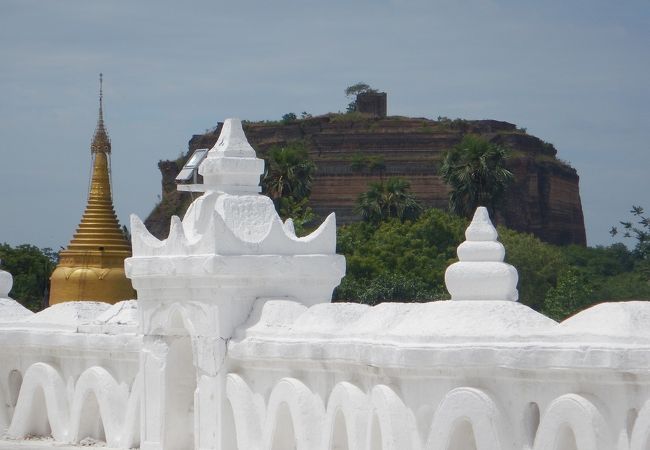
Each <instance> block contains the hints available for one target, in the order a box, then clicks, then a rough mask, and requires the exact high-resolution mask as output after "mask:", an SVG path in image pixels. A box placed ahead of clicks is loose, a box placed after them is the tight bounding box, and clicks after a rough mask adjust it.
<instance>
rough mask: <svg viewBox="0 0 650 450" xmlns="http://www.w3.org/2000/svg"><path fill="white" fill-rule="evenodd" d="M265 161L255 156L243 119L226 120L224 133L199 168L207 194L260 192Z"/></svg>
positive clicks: (222, 131) (222, 130)
mask: <svg viewBox="0 0 650 450" xmlns="http://www.w3.org/2000/svg"><path fill="white" fill-rule="evenodd" d="M263 173H264V160H262V159H259V158H257V157H256V155H255V150H253V147H251V145H250V144H249V143H248V140H247V139H246V136H245V135H244V130H243V129H242V126H241V121H240V120H239V119H226V121H225V122H224V124H223V128H222V129H221V134H220V135H219V139H218V140H217V143H216V144H215V146H214V147H212V149H211V150H210V151H209V152H208V156H207V158H205V160H204V161H203V162H202V163H201V165H200V166H199V174H201V175H203V184H204V188H205V190H206V191H215V192H225V193H228V194H233V195H246V194H257V193H259V192H260V187H259V184H260V175H262V174H263Z"/></svg>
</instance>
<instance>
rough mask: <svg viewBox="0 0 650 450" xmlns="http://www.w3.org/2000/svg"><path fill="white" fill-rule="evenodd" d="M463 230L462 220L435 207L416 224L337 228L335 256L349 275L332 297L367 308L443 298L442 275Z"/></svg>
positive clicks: (395, 222) (392, 220)
mask: <svg viewBox="0 0 650 450" xmlns="http://www.w3.org/2000/svg"><path fill="white" fill-rule="evenodd" d="M466 227H467V222H466V221H465V220H464V219H462V218H459V217H456V216H451V215H450V214H448V213H445V212H443V211H441V210H438V209H429V210H427V211H425V212H424V213H423V214H422V215H421V216H420V218H419V219H418V220H416V221H405V222H402V221H400V220H399V219H397V218H389V219H386V220H384V221H383V222H380V223H379V224H377V225H374V224H370V223H366V222H358V223H354V224H350V225H345V226H342V227H339V230H338V233H337V252H338V253H342V254H344V255H345V257H346V260H347V275H346V276H345V278H344V279H343V282H342V283H341V286H339V287H338V288H337V289H336V291H335V294H334V298H335V299H337V300H346V301H361V302H363V303H367V304H376V303H379V302H381V301H429V300H437V299H440V298H445V297H446V294H445V290H444V272H445V270H446V268H447V266H448V265H449V264H451V263H452V262H453V261H454V260H455V257H456V247H457V246H458V244H459V243H460V242H461V241H462V237H463V233H464V230H465V228H466ZM447 298H448V296H447Z"/></svg>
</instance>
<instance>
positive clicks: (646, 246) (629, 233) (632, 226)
mask: <svg viewBox="0 0 650 450" xmlns="http://www.w3.org/2000/svg"><path fill="white" fill-rule="evenodd" d="M630 213H631V214H632V216H633V220H632V221H621V222H619V223H620V224H621V225H622V226H623V237H625V238H630V237H631V238H634V239H635V240H636V246H635V247H634V253H635V256H636V257H637V258H639V259H640V260H648V259H650V219H649V218H648V217H646V216H644V215H643V214H644V210H643V208H642V207H641V206H632V210H631V211H630ZM609 233H610V234H611V235H612V236H616V235H617V234H618V228H617V227H612V229H611V230H610V231H609Z"/></svg>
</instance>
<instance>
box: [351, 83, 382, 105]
mask: <svg viewBox="0 0 650 450" xmlns="http://www.w3.org/2000/svg"><path fill="white" fill-rule="evenodd" d="M364 92H377V90H376V89H373V88H371V87H370V86H369V85H368V84H366V83H364V82H362V81H361V82H359V83H355V84H353V85H352V86H348V87H346V88H345V96H346V97H347V98H353V100H352V101H351V102H350V103H348V107H347V112H354V111H356V110H357V100H356V96H357V95H359V94H362V93H364Z"/></svg>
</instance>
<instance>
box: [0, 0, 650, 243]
mask: <svg viewBox="0 0 650 450" xmlns="http://www.w3.org/2000/svg"><path fill="white" fill-rule="evenodd" d="M100 72H102V73H103V74H104V115H105V121H106V126H107V129H108V132H109V135H110V137H111V140H112V149H113V152H112V177H113V196H114V203H115V206H116V211H117V214H118V217H119V219H120V221H121V223H123V224H128V220H129V215H130V214H131V213H135V214H137V215H138V216H140V217H141V218H143V219H144V218H145V217H146V216H147V215H148V214H149V212H150V211H151V210H152V209H153V207H154V205H155V204H156V202H157V201H158V200H159V195H160V191H161V186H160V181H161V178H160V172H159V171H158V168H157V163H158V161H159V160H162V159H175V158H176V157H178V156H179V155H180V154H181V153H182V152H185V151H187V141H188V140H189V139H190V137H191V136H192V134H198V133H202V132H204V131H205V130H206V129H208V128H211V127H213V126H215V125H216V124H217V122H219V121H223V120H224V119H225V118H227V117H239V118H242V119H247V120H277V119H280V118H281V117H282V115H283V114H285V113H287V112H295V113H298V114H299V113H300V112H302V111H307V112H309V113H312V114H314V115H317V114H324V113H327V112H337V111H340V110H345V106H346V105H347V103H348V100H347V99H346V98H345V96H344V94H343V91H344V89H345V88H346V87H347V86H350V85H351V84H354V83H356V82H359V81H363V82H366V83H368V84H370V85H371V86H373V87H375V88H377V89H379V90H382V91H386V92H387V93H388V111H389V114H390V115H404V116H413V117H428V118H433V119H435V118H437V117H438V116H447V117H450V118H456V117H460V118H465V119H496V120H504V121H508V122H512V123H515V124H517V125H518V126H520V127H525V128H526V129H527V130H528V132H529V133H531V134H533V135H535V136H537V137H539V138H541V139H543V140H545V141H548V142H551V143H553V144H554V145H555V147H556V148H557V149H558V157H559V158H561V159H562V160H565V161H568V162H569V163H570V164H571V165H572V166H573V167H575V168H576V169H577V171H578V174H579V176H580V193H581V198H582V207H583V211H584V215H585V225H586V229H587V239H588V243H589V245H609V244H612V243H613V242H615V241H614V240H613V239H612V238H611V237H610V235H609V233H608V231H609V229H610V228H611V226H612V225H616V224H617V223H618V221H619V220H624V219H627V218H629V217H630V214H629V211H630V208H631V206H632V205H642V206H645V208H646V209H650V201H648V200H650V198H649V197H650V196H649V193H650V176H648V169H649V168H650V82H649V81H648V80H650V2H649V1H648V0H625V1H622V2H612V1H603V0H588V1H587V0H562V1H554V0H546V1H543V2H542V1H533V0H373V1H370V0H360V1H357V0H328V1H326V2H325V1H322V0H319V1H316V0H299V1H298V0H296V1H289V0H273V1H268V0H254V1H253V0H239V1H236V2H222V1H217V0H212V1H189V2H178V1H171V0H156V1H152V0H139V1H132V0H114V1H113V0H110V1H109V0H107V1H102V2H93V1H87V0H74V1H72V0H57V1H56V2H54V1H52V2H44V1H40V0H0V242H7V243H9V244H11V245H18V244H22V243H29V244H33V245H36V246H39V247H51V248H54V249H59V248H60V247H65V246H66V245H67V243H68V242H69V240H70V239H71V237H72V234H73V232H74V230H75V228H76V226H77V224H78V222H79V219H80V218H81V214H82V212H83V209H84V207H85V204H86V197H87V188H88V182H89V176H90V142H91V139H92V135H93V131H94V128H95V124H96V119H97V106H98V74H99V73H100Z"/></svg>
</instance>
